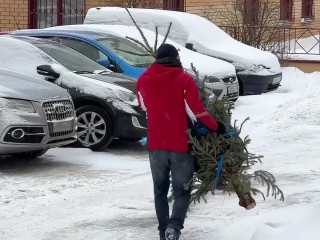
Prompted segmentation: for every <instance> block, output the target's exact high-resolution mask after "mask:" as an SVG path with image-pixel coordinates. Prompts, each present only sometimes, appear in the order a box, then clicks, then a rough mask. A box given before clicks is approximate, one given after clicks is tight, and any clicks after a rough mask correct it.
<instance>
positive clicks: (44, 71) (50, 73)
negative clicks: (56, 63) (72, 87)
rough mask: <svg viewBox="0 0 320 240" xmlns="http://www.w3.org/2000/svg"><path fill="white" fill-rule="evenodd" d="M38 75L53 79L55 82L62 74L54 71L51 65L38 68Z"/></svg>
mask: <svg viewBox="0 0 320 240" xmlns="http://www.w3.org/2000/svg"><path fill="white" fill-rule="evenodd" d="M37 73H38V74H40V75H43V76H47V77H51V78H53V79H54V80H55V79H57V78H59V77H60V73H57V72H56V71H54V70H53V69H52V67H51V66H50V65H40V66H37Z"/></svg>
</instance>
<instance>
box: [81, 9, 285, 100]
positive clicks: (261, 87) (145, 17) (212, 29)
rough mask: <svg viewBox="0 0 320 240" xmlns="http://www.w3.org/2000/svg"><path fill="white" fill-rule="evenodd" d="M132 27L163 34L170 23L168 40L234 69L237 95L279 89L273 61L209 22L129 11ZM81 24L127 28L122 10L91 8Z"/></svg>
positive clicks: (276, 65) (127, 20)
mask: <svg viewBox="0 0 320 240" xmlns="http://www.w3.org/2000/svg"><path fill="white" fill-rule="evenodd" d="M129 11H130V13H131V15H132V16H133V18H134V19H135V21H136V23H137V24H138V25H139V26H140V27H142V28H147V29H149V30H152V31H154V29H155V26H158V29H159V33H160V34H164V33H165V32H166V30H167V27H168V25H169V23H170V22H172V27H171V31H170V33H169V38H170V39H171V40H173V41H175V42H177V43H178V44H180V45H183V46H186V47H187V48H189V49H192V50H194V51H197V52H199V53H202V54H205V55H208V56H212V57H216V58H219V59H222V60H224V61H227V62H229V63H231V64H233V65H234V67H235V68H236V71H237V76H238V80H239V84H240V94H243V95H249V94H261V93H264V92H268V91H273V90H276V89H277V88H278V87H279V86H280V82H281V79H282V70H281V66H280V63H279V61H278V59H277V57H276V56H275V55H274V54H272V53H270V52H266V51H262V50H259V49H257V48H253V47H251V46H248V45H245V44H243V43H241V42H239V41H236V40H235V39H233V38H232V37H230V36H229V35H228V34H226V33H225V32H224V31H223V30H221V29H220V28H219V27H217V26H216V25H215V24H214V23H212V22H210V21H209V20H207V19H205V18H203V17H200V16H198V15H195V14H190V13H184V12H176V11H174V12H173V11H167V10H157V9H137V8H129ZM84 24H108V25H119V24H121V25H131V26H133V25H134V24H133V22H132V20H131V18H130V16H129V14H128V13H127V11H126V9H125V8H119V7H101V8H91V9H89V10H88V12H87V14H86V18H85V20H84Z"/></svg>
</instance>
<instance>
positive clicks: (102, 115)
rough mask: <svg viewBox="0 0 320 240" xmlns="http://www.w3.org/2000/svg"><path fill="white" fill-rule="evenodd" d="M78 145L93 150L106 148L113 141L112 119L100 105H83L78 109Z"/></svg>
mask: <svg viewBox="0 0 320 240" xmlns="http://www.w3.org/2000/svg"><path fill="white" fill-rule="evenodd" d="M76 114H77V136H78V140H77V142H76V146H78V147H86V148H90V149H91V150H92V151H99V150H103V149H105V148H106V147H107V146H108V145H109V144H110V143H111V141H112V139H113V136H112V121H111V118H110V116H109V115H108V113H107V112H106V111H105V110H104V109H103V108H100V107H96V106H91V105H90V106H89V105H88V106H83V107H80V108H78V109H77V110H76Z"/></svg>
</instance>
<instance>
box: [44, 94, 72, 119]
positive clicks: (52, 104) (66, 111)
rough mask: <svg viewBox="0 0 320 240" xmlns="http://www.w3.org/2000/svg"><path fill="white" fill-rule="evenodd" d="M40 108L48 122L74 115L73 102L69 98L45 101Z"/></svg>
mask: <svg viewBox="0 0 320 240" xmlns="http://www.w3.org/2000/svg"><path fill="white" fill-rule="evenodd" d="M42 108H43V110H44V111H45V113H46V117H47V121H49V122H51V121H55V120H56V121H61V120H65V119H68V118H72V117H73V116H74V110H73V104H72V101H71V100H69V99H65V100H51V101H45V102H43V104H42Z"/></svg>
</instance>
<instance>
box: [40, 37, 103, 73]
mask: <svg viewBox="0 0 320 240" xmlns="http://www.w3.org/2000/svg"><path fill="white" fill-rule="evenodd" d="M35 45H36V47H37V48H39V49H41V50H42V51H44V52H45V53H46V54H48V55H49V56H50V57H52V58H53V59H55V60H56V61H57V62H59V63H60V64H61V65H63V66H64V67H65V68H67V69H69V70H70V71H73V72H81V71H89V72H93V71H95V70H106V69H105V68H104V67H102V66H101V65H100V64H98V63H96V62H95V61H93V60H91V59H89V58H87V57H85V56H84V55H82V54H81V53H79V52H77V51H76V50H73V49H72V48H68V47H66V46H64V45H62V44H42V43H40V44H35Z"/></svg>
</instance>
